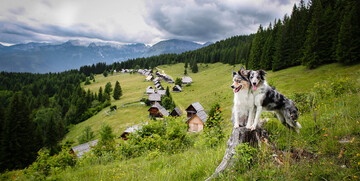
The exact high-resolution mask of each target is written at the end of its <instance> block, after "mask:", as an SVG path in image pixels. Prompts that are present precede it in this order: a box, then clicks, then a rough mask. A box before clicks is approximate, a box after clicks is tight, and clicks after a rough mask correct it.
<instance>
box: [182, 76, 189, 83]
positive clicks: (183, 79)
mask: <svg viewBox="0 0 360 181" xmlns="http://www.w3.org/2000/svg"><path fill="white" fill-rule="evenodd" d="M181 82H182V83H183V84H191V83H192V78H191V77H181Z"/></svg>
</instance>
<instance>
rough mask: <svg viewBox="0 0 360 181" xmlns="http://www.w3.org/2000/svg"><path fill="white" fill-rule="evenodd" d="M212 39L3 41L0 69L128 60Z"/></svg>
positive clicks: (73, 66)
mask: <svg viewBox="0 0 360 181" xmlns="http://www.w3.org/2000/svg"><path fill="white" fill-rule="evenodd" d="M210 44H211V43H210V42H208V43H205V44H199V43H194V42H190V41H184V40H177V39H171V40H165V41H160V42H158V43H156V44H154V45H153V46H147V45H145V44H142V43H135V44H126V45H119V44H111V43H106V44H104V43H94V42H92V43H86V42H82V41H79V40H70V41H67V42H65V43H62V44H50V43H35V42H31V43H27V44H16V45H12V46H3V45H1V44H0V71H7V72H31V73H46V72H61V71H65V70H69V69H77V68H79V67H80V66H83V65H91V64H94V63H98V62H106V63H108V64H111V63H113V62H119V61H125V60H128V59H133V58H139V57H149V56H155V55H160V54H167V53H177V54H179V53H182V52H186V51H191V50H196V49H199V48H202V47H205V46H208V45H210Z"/></svg>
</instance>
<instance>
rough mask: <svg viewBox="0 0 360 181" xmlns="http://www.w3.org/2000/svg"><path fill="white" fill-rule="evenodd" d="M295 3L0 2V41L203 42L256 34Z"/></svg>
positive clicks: (169, 0)
mask: <svg viewBox="0 0 360 181" xmlns="http://www.w3.org/2000/svg"><path fill="white" fill-rule="evenodd" d="M298 2H299V0H0V42H1V43H2V44H7V45H8V44H17V43H28V42H49V43H59V42H65V41H67V40H74V39H78V40H86V41H95V42H97V41H110V42H119V43H145V44H154V43H156V42H158V41H161V40H165V39H173V38H176V39H182V40H189V41H196V42H206V41H212V42H215V41H217V40H221V39H225V38H228V37H231V36H234V35H243V34H250V33H254V32H256V30H257V28H258V26H259V24H262V25H264V26H267V25H268V24H269V22H272V21H274V19H275V18H282V17H283V16H284V14H285V13H287V14H290V13H291V10H292V7H293V5H294V4H295V3H298Z"/></svg>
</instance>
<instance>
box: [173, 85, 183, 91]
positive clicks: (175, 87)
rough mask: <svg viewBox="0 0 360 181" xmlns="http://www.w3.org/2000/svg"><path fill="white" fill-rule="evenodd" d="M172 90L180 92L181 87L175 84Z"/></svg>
mask: <svg viewBox="0 0 360 181" xmlns="http://www.w3.org/2000/svg"><path fill="white" fill-rule="evenodd" d="M172 91H173V92H181V91H182V90H181V87H180V86H179V85H175V86H174V87H173V90H172Z"/></svg>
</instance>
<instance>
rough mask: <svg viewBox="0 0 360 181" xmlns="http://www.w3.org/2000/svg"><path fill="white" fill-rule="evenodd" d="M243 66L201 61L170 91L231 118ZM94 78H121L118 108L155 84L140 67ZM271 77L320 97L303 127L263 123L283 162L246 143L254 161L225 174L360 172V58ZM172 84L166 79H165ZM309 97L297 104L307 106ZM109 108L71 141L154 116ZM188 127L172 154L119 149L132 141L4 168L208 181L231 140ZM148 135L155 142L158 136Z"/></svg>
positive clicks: (75, 176) (21, 175) (281, 176)
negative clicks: (61, 160)
mask: <svg viewBox="0 0 360 181" xmlns="http://www.w3.org/2000/svg"><path fill="white" fill-rule="evenodd" d="M239 67H240V66H239V65H237V66H235V67H232V66H229V65H224V64H219V63H217V64H208V65H206V64H200V65H199V73H196V74H192V73H190V75H189V76H191V77H192V78H193V81H194V82H193V83H192V85H191V86H187V87H184V91H183V92H181V93H177V94H175V93H172V96H173V99H174V100H175V102H176V104H177V105H178V106H179V107H180V108H181V109H182V111H184V108H186V107H187V106H188V104H190V103H192V102H196V101H199V102H200V103H201V104H202V105H203V106H204V108H205V109H206V110H208V109H209V108H210V106H212V104H214V103H216V102H218V103H220V105H221V106H222V107H223V110H224V116H223V118H224V119H225V121H226V122H227V123H229V122H230V121H229V119H230V114H231V107H232V94H233V93H232V90H231V88H230V85H231V70H232V69H235V70H237V69H238V68H239ZM159 68H160V69H162V70H164V71H165V73H167V74H169V75H170V76H172V77H173V78H176V77H181V76H182V72H183V69H184V64H175V65H167V66H161V67H159ZM95 78H96V82H95V83H93V84H91V85H88V86H84V87H85V88H86V89H87V88H89V89H90V90H92V91H97V90H98V87H99V86H104V85H105V84H106V82H112V83H113V82H114V81H116V80H119V81H120V83H121V86H122V88H123V92H124V95H123V97H122V98H121V99H120V100H118V101H113V102H112V103H113V104H115V105H117V106H118V107H119V105H121V104H123V103H126V102H132V101H136V100H138V99H140V97H142V95H143V91H144V90H145V88H146V87H147V86H148V85H151V84H152V82H144V81H143V80H144V78H145V77H144V76H140V75H137V74H135V75H131V74H114V75H113V76H109V77H106V78H105V77H103V76H102V75H97V76H96V77H95ZM267 80H268V81H269V82H271V84H272V85H275V86H277V89H278V90H279V91H280V92H282V93H284V94H285V95H286V96H288V97H290V96H292V95H294V94H295V93H304V94H298V95H300V96H310V97H311V96H312V95H316V96H318V97H316V99H315V101H316V102H315V107H314V109H312V108H311V109H310V110H307V111H305V112H302V114H301V115H300V118H299V122H300V123H301V124H302V126H303V128H302V129H301V131H300V134H295V133H293V132H289V131H288V130H287V129H286V128H285V127H284V126H282V125H281V124H280V123H279V121H278V120H277V119H276V118H274V117H273V115H271V114H265V113H264V114H263V116H264V117H267V118H270V121H269V122H268V123H266V125H265V128H266V129H267V130H268V132H269V134H270V139H271V140H270V141H271V142H272V143H274V144H275V145H276V147H277V153H276V154H277V155H278V157H277V158H278V160H279V159H280V161H275V160H274V158H273V156H272V155H273V153H274V152H271V150H269V149H266V147H262V148H261V149H257V150H256V154H252V155H248V154H249V153H248V152H247V151H248V150H246V149H245V150H243V152H244V153H245V155H241V154H239V155H238V156H239V158H240V159H246V160H250V162H251V164H249V163H250V162H249V161H246V163H245V164H246V167H244V165H242V164H240V165H238V167H234V168H231V170H228V171H226V172H225V173H224V174H223V175H221V178H220V180H254V179H255V180H268V179H270V180H344V179H345V180H351V179H355V180H356V179H357V178H359V177H360V175H359V172H358V170H359V168H360V167H359V163H360V155H359V153H360V145H359V144H360V142H359V140H360V138H359V132H360V127H359V124H360V123H359V121H360V114H359V112H358V107H359V105H360V99H359V96H360V92H359V91H360V64H358V65H353V66H342V65H339V64H329V65H324V66H321V67H319V68H317V69H315V70H307V69H305V68H304V67H302V66H298V67H292V68H288V69H285V70H282V71H278V72H268V75H267ZM318 82H320V83H318ZM166 85H167V84H165V83H163V86H166ZM320 96H322V98H321V97H320ZM298 98H299V97H298ZM308 98H309V97H308ZM306 101H307V100H306V99H303V101H302V102H300V104H299V105H298V106H308V105H307V103H306ZM104 111H105V110H103V111H101V112H100V113H98V114H97V115H96V116H94V117H92V118H90V119H88V120H86V121H84V122H82V123H80V124H78V125H75V126H74V127H73V128H72V129H71V130H70V132H69V133H68V135H67V138H66V139H65V140H70V139H72V140H74V141H76V140H77V137H78V136H79V134H80V132H81V131H82V129H83V128H84V127H85V126H91V127H92V129H93V130H95V131H96V130H98V129H99V127H100V125H101V124H102V123H107V124H109V125H110V126H111V127H112V128H113V129H114V131H115V134H116V136H117V137H118V136H119V134H120V133H121V132H122V131H123V130H125V129H126V126H127V125H132V124H136V123H139V122H141V121H143V120H148V118H147V115H148V113H147V107H145V106H144V107H127V108H123V107H119V109H118V111H117V112H116V113H115V114H113V115H110V116H108V115H106V114H105V112H104ZM314 119H315V120H314ZM179 121H181V120H179ZM230 129H231V124H226V125H225V132H226V133H225V139H227V138H228V135H229V134H230ZM187 134H188V135H189V137H190V138H191V140H192V141H193V144H192V146H190V147H189V148H187V149H184V150H177V151H176V152H171V153H167V152H162V151H160V149H155V150H148V151H147V152H146V153H144V154H141V155H138V156H135V158H133V157H129V156H126V154H125V155H124V153H123V152H121V149H124V147H126V145H129V143H128V144H124V145H123V147H119V148H118V149H119V150H118V149H117V150H116V151H115V153H113V154H105V155H103V156H100V157H95V156H94V155H92V156H91V155H90V156H88V157H85V158H84V159H80V160H78V161H77V162H76V164H75V166H73V167H66V168H61V169H59V167H57V168H55V170H53V172H51V173H49V175H45V176H46V177H45V176H44V175H41V173H38V172H37V171H36V172H34V171H31V170H30V171H29V170H27V171H23V170H21V171H10V172H6V173H5V174H3V175H0V178H4V179H10V178H17V177H18V178H17V179H20V180H36V179H37V178H39V176H40V178H44V179H45V178H46V179H53V180H205V179H206V178H207V177H209V176H210V175H211V174H212V173H213V172H214V170H215V169H216V167H217V166H218V164H219V163H220V162H221V159H222V157H223V154H224V151H225V149H226V141H225V140H224V141H223V142H221V144H220V145H218V146H217V147H214V148H211V147H206V146H204V139H203V134H201V133H200V134H194V133H187ZM97 137H99V136H98V135H97ZM147 139H148V141H150V140H152V141H156V140H153V138H152V137H148V138H147ZM154 139H155V138H154ZM65 140H64V141H65ZM154 144H156V143H154ZM205 145H206V144H205ZM158 148H160V147H158ZM133 151H136V150H133ZM246 155H247V156H246ZM249 156H252V157H251V158H250V157H249ZM44 159H45V160H46V157H44V155H43V156H42V157H41V158H39V160H38V162H36V164H37V165H35V166H33V168H37V169H39V170H40V171H41V170H42V167H36V166H41V165H42V164H44V163H47V162H44ZM48 160H49V161H51V160H50V159H48ZM55 161H56V159H55ZM239 161H241V160H239ZM33 172H34V173H33ZM39 174H40V175H39ZM41 176H42V177H41Z"/></svg>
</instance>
